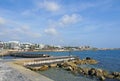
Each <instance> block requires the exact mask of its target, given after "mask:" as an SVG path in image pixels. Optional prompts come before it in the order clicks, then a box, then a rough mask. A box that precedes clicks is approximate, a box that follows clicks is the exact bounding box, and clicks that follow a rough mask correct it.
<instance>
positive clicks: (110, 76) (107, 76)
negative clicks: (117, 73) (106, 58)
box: [105, 74, 114, 79]
mask: <svg viewBox="0 0 120 81" xmlns="http://www.w3.org/2000/svg"><path fill="white" fill-rule="evenodd" d="M105 77H106V78H110V79H113V78H114V76H113V75H111V74H108V75H106V76H105Z"/></svg>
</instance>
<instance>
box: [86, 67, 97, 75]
mask: <svg viewBox="0 0 120 81" xmlns="http://www.w3.org/2000/svg"><path fill="white" fill-rule="evenodd" d="M95 73H96V70H95V68H91V69H90V70H89V71H88V74H89V75H91V76H94V75H95Z"/></svg>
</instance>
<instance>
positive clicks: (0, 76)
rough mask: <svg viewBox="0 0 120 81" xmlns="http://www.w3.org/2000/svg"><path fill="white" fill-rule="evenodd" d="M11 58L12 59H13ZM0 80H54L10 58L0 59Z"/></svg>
mask: <svg viewBox="0 0 120 81" xmlns="http://www.w3.org/2000/svg"><path fill="white" fill-rule="evenodd" d="M13 60H15V59H13ZM13 60H12V61H13ZM0 81H54V80H52V79H49V78H47V77H45V76H43V75H41V74H39V73H37V72H34V71H31V70H29V69H27V68H25V67H23V66H21V65H17V64H14V63H13V62H10V60H5V59H0Z"/></svg>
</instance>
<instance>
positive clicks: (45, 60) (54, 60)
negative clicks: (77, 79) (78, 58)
mask: <svg viewBox="0 0 120 81" xmlns="http://www.w3.org/2000/svg"><path fill="white" fill-rule="evenodd" d="M74 59H75V57H73V56H57V57H47V58H37V59H34V60H31V61H29V62H24V64H23V65H24V66H34V65H41V64H42V65H43V64H51V63H57V62H64V61H69V60H74Z"/></svg>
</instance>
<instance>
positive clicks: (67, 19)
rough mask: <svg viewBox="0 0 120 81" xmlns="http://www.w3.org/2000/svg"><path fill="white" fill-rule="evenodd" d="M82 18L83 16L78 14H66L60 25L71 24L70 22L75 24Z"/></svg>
mask: <svg viewBox="0 0 120 81" xmlns="http://www.w3.org/2000/svg"><path fill="white" fill-rule="evenodd" d="M81 20H82V17H81V16H80V15H78V14H72V15H64V16H63V17H62V18H61V19H60V21H59V24H60V25H69V24H75V23H77V22H79V21H81Z"/></svg>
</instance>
